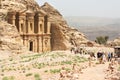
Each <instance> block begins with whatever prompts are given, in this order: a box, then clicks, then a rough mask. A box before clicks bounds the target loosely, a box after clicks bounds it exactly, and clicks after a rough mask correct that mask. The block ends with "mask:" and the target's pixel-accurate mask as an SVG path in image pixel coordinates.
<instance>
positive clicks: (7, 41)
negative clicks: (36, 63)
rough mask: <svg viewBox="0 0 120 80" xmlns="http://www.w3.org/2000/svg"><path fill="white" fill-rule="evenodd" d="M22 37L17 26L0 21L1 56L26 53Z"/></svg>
mask: <svg viewBox="0 0 120 80" xmlns="http://www.w3.org/2000/svg"><path fill="white" fill-rule="evenodd" d="M25 52H26V47H24V46H23V44H22V40H21V37H20V35H19V33H18V31H17V29H16V27H15V26H13V25H10V24H8V23H7V22H4V21H0V53H1V55H0V57H1V58H2V57H9V56H12V55H13V54H16V53H17V54H20V53H25Z"/></svg>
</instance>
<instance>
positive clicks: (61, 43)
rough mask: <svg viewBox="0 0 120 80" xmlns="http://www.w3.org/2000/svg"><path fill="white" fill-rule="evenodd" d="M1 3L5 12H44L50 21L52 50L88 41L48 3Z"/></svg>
mask: <svg viewBox="0 0 120 80" xmlns="http://www.w3.org/2000/svg"><path fill="white" fill-rule="evenodd" d="M2 3H3V6H2V9H3V10H6V14H7V11H17V12H24V11H26V10H31V11H33V12H36V11H39V10H42V11H43V12H45V13H46V14H47V16H48V18H49V19H48V20H49V21H50V22H51V23H52V24H51V43H52V46H51V47H52V50H67V49H69V48H70V47H71V46H80V45H81V44H86V43H87V42H88V41H89V40H87V39H86V38H85V35H84V34H83V33H81V32H79V31H78V30H76V29H74V28H71V27H70V26H69V25H68V24H67V22H66V20H64V18H63V16H62V15H61V14H60V13H59V12H58V11H57V10H56V9H54V8H53V7H52V6H51V5H49V4H48V3H45V4H44V5H43V6H41V7H40V6H39V5H38V4H37V3H36V2H35V1H34V0H17V1H14V0H13V1H12V0H11V1H9V0H5V1H3V2H2ZM6 14H5V15H3V16H2V18H3V19H4V18H5V17H6ZM16 32H17V31H16ZM16 32H15V33H16Z"/></svg>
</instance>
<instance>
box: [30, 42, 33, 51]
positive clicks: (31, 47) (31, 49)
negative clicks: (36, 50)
mask: <svg viewBox="0 0 120 80" xmlns="http://www.w3.org/2000/svg"><path fill="white" fill-rule="evenodd" d="M29 50H30V51H33V42H32V41H31V42H30V47H29Z"/></svg>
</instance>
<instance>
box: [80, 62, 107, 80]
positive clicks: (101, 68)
mask: <svg viewBox="0 0 120 80" xmlns="http://www.w3.org/2000/svg"><path fill="white" fill-rule="evenodd" d="M107 69H108V63H106V64H99V65H96V66H95V67H89V68H87V69H84V70H83V74H80V76H79V80H104V79H105V77H106V74H105V70H107Z"/></svg>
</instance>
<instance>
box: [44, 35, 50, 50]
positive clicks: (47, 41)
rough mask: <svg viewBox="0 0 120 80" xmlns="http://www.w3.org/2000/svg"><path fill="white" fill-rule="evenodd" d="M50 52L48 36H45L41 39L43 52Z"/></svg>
mask: <svg viewBox="0 0 120 80" xmlns="http://www.w3.org/2000/svg"><path fill="white" fill-rule="evenodd" d="M46 51H51V44H50V36H49V35H46V36H44V37H43V52H46Z"/></svg>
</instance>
